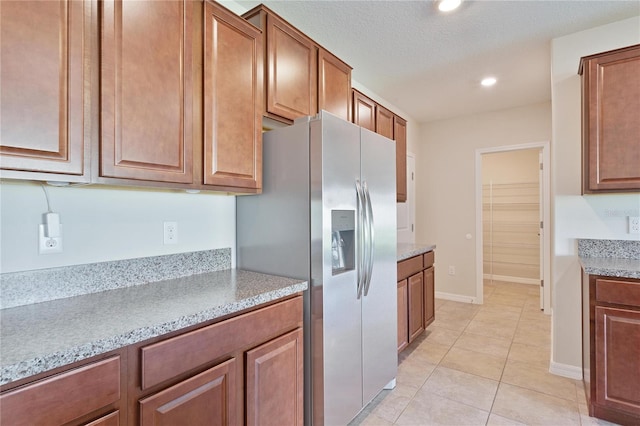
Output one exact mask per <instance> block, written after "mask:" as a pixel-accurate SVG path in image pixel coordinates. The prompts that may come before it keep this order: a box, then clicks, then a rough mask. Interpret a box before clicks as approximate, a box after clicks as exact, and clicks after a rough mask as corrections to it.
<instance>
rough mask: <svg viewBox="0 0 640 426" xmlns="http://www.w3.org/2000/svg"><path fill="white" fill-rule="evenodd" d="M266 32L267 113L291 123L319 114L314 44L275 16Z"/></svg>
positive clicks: (269, 19)
mask: <svg viewBox="0 0 640 426" xmlns="http://www.w3.org/2000/svg"><path fill="white" fill-rule="evenodd" d="M267 32H268V34H267V64H268V65H267V66H268V70H267V75H268V81H267V112H270V113H272V114H275V115H278V116H280V117H284V118H288V119H290V120H294V119H296V118H298V117H302V116H306V115H314V114H316V113H317V108H316V105H317V99H316V93H317V90H318V89H317V78H318V70H317V66H318V65H317V59H318V54H317V48H316V46H315V44H314V43H313V41H311V40H310V39H308V38H307V37H306V36H304V35H303V34H302V33H300V32H298V31H297V30H295V29H293V28H292V27H291V26H290V25H288V24H287V23H286V22H284V21H282V20H281V19H278V18H277V17H275V16H273V15H272V14H269V15H267Z"/></svg>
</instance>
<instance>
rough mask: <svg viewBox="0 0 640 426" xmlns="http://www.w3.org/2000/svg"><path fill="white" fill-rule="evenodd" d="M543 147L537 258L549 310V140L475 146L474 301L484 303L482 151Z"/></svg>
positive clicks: (494, 151) (547, 310)
mask: <svg viewBox="0 0 640 426" xmlns="http://www.w3.org/2000/svg"><path fill="white" fill-rule="evenodd" d="M536 148H538V149H541V150H542V182H541V189H542V197H541V200H542V204H543V205H542V211H543V213H542V222H543V227H542V229H540V232H541V237H542V249H543V253H544V255H543V256H542V258H541V259H540V262H541V263H542V265H543V270H544V273H543V276H542V280H543V283H544V285H543V295H544V310H543V311H544V313H545V314H547V315H550V314H551V232H550V229H551V176H550V169H551V154H550V151H551V144H550V142H549V141H543V142H532V143H524V144H518V145H506V146H498V147H492V148H478V149H476V158H475V163H476V164H475V165H476V183H475V185H476V235H477V236H478V237H477V238H476V302H475V303H478V304H482V303H484V278H483V275H484V274H483V260H484V259H483V256H484V255H483V251H482V247H483V234H482V155H483V154H490V153H496V152H506V151H519V150H523V149H536Z"/></svg>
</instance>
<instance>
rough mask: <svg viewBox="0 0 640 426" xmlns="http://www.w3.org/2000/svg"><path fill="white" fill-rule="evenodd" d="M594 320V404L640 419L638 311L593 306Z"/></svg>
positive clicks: (639, 326)
mask: <svg viewBox="0 0 640 426" xmlns="http://www.w3.org/2000/svg"><path fill="white" fill-rule="evenodd" d="M595 320H596V330H595V332H596V346H595V350H596V365H597V367H598V368H597V372H596V386H597V389H596V395H597V396H596V401H597V402H598V404H601V405H604V406H608V407H611V408H617V409H620V410H623V411H628V412H630V413H633V414H636V415H638V416H640V365H639V363H640V311H631V310H626V309H617V308H607V307H601V306H596V308H595ZM639 419H640V418H639Z"/></svg>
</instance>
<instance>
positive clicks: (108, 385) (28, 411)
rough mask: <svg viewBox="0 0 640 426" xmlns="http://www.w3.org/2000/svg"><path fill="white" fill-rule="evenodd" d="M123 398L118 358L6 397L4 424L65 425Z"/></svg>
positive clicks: (0, 415) (0, 420) (0, 418)
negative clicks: (121, 396) (121, 395)
mask: <svg viewBox="0 0 640 426" xmlns="http://www.w3.org/2000/svg"><path fill="white" fill-rule="evenodd" d="M119 399H120V357H119V356H116V357H113V358H108V359H105V360H103V361H99V362H96V363H93V364H89V365H85V366H83V367H80V368H76V369H73V370H71V371H67V372H66V373H61V374H57V375H55V376H53V377H49V378H46V379H43V380H39V381H37V382H35V383H32V384H29V385H26V386H23V387H20V388H17V389H14V390H11V391H9V392H6V393H4V394H2V395H1V396H0V406H1V407H2V411H0V424H6V425H40V424H64V423H67V422H70V421H72V420H74V419H77V418H79V417H82V416H84V415H86V414H89V413H91V412H93V411H95V410H98V409H100V408H102V407H105V406H107V405H109V404H112V403H114V402H117V401H118V400H119Z"/></svg>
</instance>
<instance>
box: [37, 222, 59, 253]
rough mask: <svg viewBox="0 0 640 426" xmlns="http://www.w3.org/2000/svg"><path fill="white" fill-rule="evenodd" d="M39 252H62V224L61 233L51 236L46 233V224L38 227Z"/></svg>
mask: <svg viewBox="0 0 640 426" xmlns="http://www.w3.org/2000/svg"><path fill="white" fill-rule="evenodd" d="M38 253H39V254H53V253H62V225H60V235H59V236H58V237H55V238H50V237H47V236H45V235H44V224H42V223H41V224H40V225H39V227H38Z"/></svg>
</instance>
